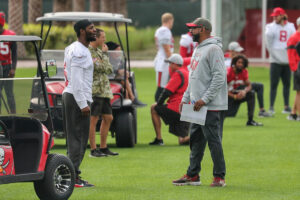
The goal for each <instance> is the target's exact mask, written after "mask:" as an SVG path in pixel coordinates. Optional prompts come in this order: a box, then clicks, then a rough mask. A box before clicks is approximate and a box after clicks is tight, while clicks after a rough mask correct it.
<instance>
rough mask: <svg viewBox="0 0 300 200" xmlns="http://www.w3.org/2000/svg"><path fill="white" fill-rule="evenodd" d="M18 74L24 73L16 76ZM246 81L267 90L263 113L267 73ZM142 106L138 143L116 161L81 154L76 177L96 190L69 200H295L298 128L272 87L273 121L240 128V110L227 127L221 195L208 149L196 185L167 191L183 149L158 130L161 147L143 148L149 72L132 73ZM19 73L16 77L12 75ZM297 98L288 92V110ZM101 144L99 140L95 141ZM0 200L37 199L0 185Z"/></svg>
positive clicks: (256, 72) (23, 186) (150, 94)
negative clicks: (213, 183)
mask: <svg viewBox="0 0 300 200" xmlns="http://www.w3.org/2000/svg"><path fill="white" fill-rule="evenodd" d="M18 70H22V69H18ZM249 70H250V78H251V80H252V81H257V82H262V83H264V86H265V92H264V94H265V107H266V108H268V106H269V69H267V68H250V69H249ZM134 71H135V74H136V81H137V89H138V95H139V98H140V100H142V101H143V102H146V103H147V104H148V106H147V107H145V108H140V109H138V144H137V145H136V146H135V147H134V148H116V147H115V141H114V139H113V138H111V137H109V140H108V143H109V146H110V147H111V150H113V151H116V152H119V153H120V155H119V156H117V157H107V158H90V157H89V156H88V154H89V153H90V151H89V150H88V151H87V152H86V156H85V159H84V161H83V163H82V166H81V169H82V171H83V174H82V177H83V178H84V179H86V180H88V181H89V182H91V183H93V184H95V185H96V187H94V188H84V189H82V188H81V189H75V190H74V193H73V195H72V196H71V198H70V199H73V200H146V199H147V200H191V199H197V200H199V199H203V200H210V199H211V200H213V199H218V200H223V199H224V200H225V199H226V200H235V199H236V200H248V199H249V200H250V199H251V200H260V199H272V200H277V199H278V200H279V199H280V200H281V199H282V200H283V199H284V200H287V199H290V200H296V199H300V190H299V188H300V181H299V180H300V170H299V167H300V156H299V155H300V145H299V144H300V128H299V127H300V122H295V121H288V120H287V119H286V117H287V115H286V114H281V111H282V109H283V98H282V86H281V83H280V86H279V88H278V93H277V99H276V104H275V111H276V114H275V117H272V118H258V117H257V116H258V108H257V105H258V104H257V101H256V111H255V120H257V121H259V122H262V123H263V124H264V126H263V127H246V126H245V124H246V120H247V112H246V110H247V107H246V103H245V104H244V105H242V106H241V107H240V110H239V112H238V114H237V116H236V117H235V118H227V119H226V120H225V126H224V134H223V148H224V154H225V160H226V166H227V175H226V183H227V186H226V187H224V188H210V187H209V184H210V183H211V181H212V178H213V177H212V161H211V158H210V154H209V149H208V148H207V149H206V153H205V156H204V159H203V162H202V172H201V174H200V175H201V181H202V185H201V186H173V185H172V183H171V181H172V180H173V179H177V178H179V177H180V176H182V175H183V174H185V172H186V169H187V166H188V163H189V147H188V146H179V145H178V143H177V138H176V137H175V136H173V135H171V134H169V133H168V131H167V130H168V129H167V127H165V126H163V130H162V133H163V139H164V142H165V145H164V146H158V147H156V146H154V147H153V146H149V145H148V143H149V142H150V141H152V140H153V138H154V130H153V127H152V122H151V116H150V105H151V104H152V103H153V101H154V91H155V74H154V70H153V69H150V68H149V69H134ZM18 73H21V72H18ZM294 93H295V92H294V91H292V90H291V96H290V104H291V105H292V104H293V100H294V96H295V94H294ZM97 137H98V138H97V143H98V144H99V136H97ZM55 143H56V146H55V147H54V149H53V150H52V152H54V153H62V154H65V153H66V148H65V146H64V144H65V141H64V140H63V139H55ZM0 199H1V200H18V199H22V200H29V199H30V200H32V199H37V196H36V195H35V192H34V189H33V184H32V183H18V184H8V185H0Z"/></svg>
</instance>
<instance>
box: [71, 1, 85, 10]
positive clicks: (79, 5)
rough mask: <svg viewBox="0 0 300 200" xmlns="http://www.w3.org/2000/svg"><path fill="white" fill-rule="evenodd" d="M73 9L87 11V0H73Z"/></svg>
mask: <svg viewBox="0 0 300 200" xmlns="http://www.w3.org/2000/svg"><path fill="white" fill-rule="evenodd" d="M73 11H85V0H73Z"/></svg>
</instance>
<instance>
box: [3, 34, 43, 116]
mask: <svg viewBox="0 0 300 200" xmlns="http://www.w3.org/2000/svg"><path fill="white" fill-rule="evenodd" d="M40 40H41V38H39V37H36V36H0V43H1V45H2V46H3V45H4V46H5V45H8V44H9V43H10V42H27V43H28V45H33V46H35V47H34V48H35V49H36V52H38V49H37V46H36V42H37V41H40ZM36 56H38V54H36ZM22 63H24V62H20V61H19V60H18V62H17V68H16V72H15V74H16V75H15V77H13V78H12V77H9V76H8V71H7V69H8V70H9V68H7V67H6V66H3V67H1V73H0V75H1V78H0V112H1V115H2V116H3V115H17V116H28V117H33V118H37V119H39V120H40V121H46V120H47V118H48V110H47V102H46V101H45V93H44V91H45V90H44V89H43V82H42V78H43V76H36V74H37V70H38V73H39V74H41V73H42V69H41V68H40V69H39V67H41V66H40V64H39V63H40V62H39V58H37V59H36V60H35V61H33V62H31V63H30V66H24V65H23V64H22Z"/></svg>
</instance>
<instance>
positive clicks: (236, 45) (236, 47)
mask: <svg viewBox="0 0 300 200" xmlns="http://www.w3.org/2000/svg"><path fill="white" fill-rule="evenodd" d="M228 49H229V50H230V51H235V52H242V51H244V48H243V47H241V45H240V44H239V43H238V42H230V43H229V45H228Z"/></svg>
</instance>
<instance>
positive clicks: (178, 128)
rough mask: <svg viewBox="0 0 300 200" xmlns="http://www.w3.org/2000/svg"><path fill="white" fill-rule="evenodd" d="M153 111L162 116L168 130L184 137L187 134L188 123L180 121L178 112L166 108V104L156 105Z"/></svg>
mask: <svg viewBox="0 0 300 200" xmlns="http://www.w3.org/2000/svg"><path fill="white" fill-rule="evenodd" d="M154 109H155V111H156V112H157V113H158V115H159V116H160V117H161V118H162V120H163V121H164V123H165V124H166V125H169V132H170V133H172V134H174V135H176V136H178V137H186V136H188V135H189V127H190V123H188V122H184V121H180V114H179V113H177V112H175V111H173V110H171V109H169V108H167V105H166V104H164V105H156V106H155V107H154Z"/></svg>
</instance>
